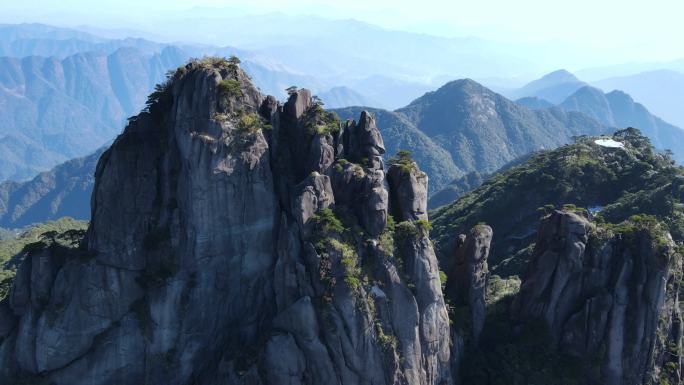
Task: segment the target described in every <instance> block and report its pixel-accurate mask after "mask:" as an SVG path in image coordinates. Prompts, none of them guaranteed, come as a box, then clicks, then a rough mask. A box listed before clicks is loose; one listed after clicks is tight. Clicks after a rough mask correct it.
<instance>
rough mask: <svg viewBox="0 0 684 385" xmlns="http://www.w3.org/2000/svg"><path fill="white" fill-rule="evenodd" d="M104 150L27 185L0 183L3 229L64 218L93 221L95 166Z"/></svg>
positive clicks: (0, 208)
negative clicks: (92, 195)
mask: <svg viewBox="0 0 684 385" xmlns="http://www.w3.org/2000/svg"><path fill="white" fill-rule="evenodd" d="M103 151H104V148H102V149H100V150H98V151H96V152H94V153H93V154H91V155H89V156H86V157H83V158H77V159H73V160H70V161H68V162H65V163H63V164H61V165H59V166H57V167H55V168H53V169H52V170H50V171H45V172H42V173H40V174H38V175H37V176H36V177H34V178H33V179H31V180H29V181H26V182H12V181H7V182H3V183H0V227H4V228H20V227H24V226H28V225H31V224H34V223H39V222H45V221H48V220H53V219H58V218H62V217H71V218H75V219H83V220H88V219H90V195H91V194H92V191H93V183H94V182H95V166H96V165H97V161H98V159H99V158H100V156H101V155H102V152H103Z"/></svg>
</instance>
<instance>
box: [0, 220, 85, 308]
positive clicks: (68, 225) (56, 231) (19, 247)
mask: <svg viewBox="0 0 684 385" xmlns="http://www.w3.org/2000/svg"><path fill="white" fill-rule="evenodd" d="M87 228H88V222H85V221H77V220H74V219H71V218H62V219H59V220H56V221H49V222H45V223H41V224H38V225H35V226H31V227H29V228H28V229H26V230H25V231H23V232H22V233H21V234H20V235H19V236H18V237H16V238H14V239H9V240H4V241H0V299H2V298H4V297H5V295H7V291H8V290H9V287H10V285H11V282H12V279H13V278H14V275H15V274H16V271H17V267H18V266H19V262H21V261H20V260H16V259H15V258H13V257H15V256H17V255H18V254H20V253H21V252H22V251H27V250H29V249H35V248H37V247H45V246H48V245H50V244H53V243H58V244H60V245H62V246H64V247H73V246H74V243H78V241H80V239H81V238H82V237H83V235H84V234H85V233H84V232H85V230H86V229H87Z"/></svg>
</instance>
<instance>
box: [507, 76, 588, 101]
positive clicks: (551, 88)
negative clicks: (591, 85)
mask: <svg viewBox="0 0 684 385" xmlns="http://www.w3.org/2000/svg"><path fill="white" fill-rule="evenodd" d="M585 85H586V83H584V82H583V81H581V80H579V79H578V78H577V77H576V76H575V75H573V74H571V73H570V72H568V71H567V70H558V71H554V72H551V73H549V74H547V75H544V76H543V77H541V78H540V79H537V80H534V81H532V82H530V83H528V84H526V85H525V86H523V87H522V88H520V89H518V90H515V91H513V92H511V95H510V96H511V97H512V98H514V99H518V98H524V97H536V98H539V99H543V100H547V101H549V102H551V103H553V104H557V103H560V102H562V101H563V100H564V99H565V98H567V97H568V96H570V95H572V94H573V93H574V92H575V91H577V90H578V89H580V88H582V87H583V86H585Z"/></svg>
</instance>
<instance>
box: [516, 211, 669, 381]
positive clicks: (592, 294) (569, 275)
mask: <svg viewBox="0 0 684 385" xmlns="http://www.w3.org/2000/svg"><path fill="white" fill-rule="evenodd" d="M661 226H662V225H660V224H657V223H649V222H643V221H642V222H636V223H631V222H630V223H628V224H627V225H626V226H625V227H623V228H618V229H615V230H602V229H600V228H596V227H595V226H594V225H593V224H592V223H590V222H589V221H588V220H587V219H586V218H584V217H582V216H580V215H577V214H574V213H572V212H564V211H556V212H555V213H553V214H551V215H550V216H549V217H547V218H546V219H544V221H543V223H542V225H541V228H540V231H539V236H538V238H537V243H536V248H535V251H534V255H533V257H532V261H531V263H530V265H529V268H528V271H527V273H526V275H525V276H524V278H523V280H522V285H521V288H520V293H519V294H518V296H517V298H516V299H515V302H514V304H513V309H512V310H513V314H514V317H515V319H516V321H517V322H518V323H520V324H521V325H524V324H526V323H533V322H535V321H536V320H541V321H542V322H543V324H544V325H546V327H547V328H548V331H549V334H550V336H551V339H552V341H551V342H552V343H553V344H555V346H557V347H558V348H559V349H560V350H561V351H563V352H565V353H567V354H570V355H572V356H575V357H577V358H578V359H580V360H581V361H582V362H583V364H584V369H583V374H582V377H583V378H584V380H583V381H584V382H585V383H590V384H594V383H596V384H598V383H601V384H607V385H618V384H619V385H636V384H652V383H660V384H662V383H663V382H657V381H662V380H663V379H666V380H667V381H669V382H668V383H673V384H674V383H681V382H680V381H681V379H680V373H681V363H680V362H679V358H678V357H679V352H680V350H681V342H680V340H681V314H680V311H679V299H678V291H679V284H680V283H679V280H680V277H681V269H682V262H681V255H679V254H678V252H677V251H676V249H675V245H674V243H673V242H672V239H671V237H670V235H669V233H667V231H665V230H664V229H662V228H661ZM613 234H614V235H613ZM540 332H541V331H540ZM657 379H659V380H657Z"/></svg>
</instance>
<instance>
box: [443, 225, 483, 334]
mask: <svg viewBox="0 0 684 385" xmlns="http://www.w3.org/2000/svg"><path fill="white" fill-rule="evenodd" d="M492 235H493V231H492V228H491V227H489V226H487V225H477V226H475V227H473V229H472V230H471V231H470V234H469V235H467V236H466V235H461V236H459V241H458V242H457V244H456V248H455V249H454V252H453V255H452V256H451V260H450V261H449V270H448V272H447V277H448V279H447V284H446V288H445V293H444V295H445V296H446V297H447V298H448V299H450V300H451V302H452V304H453V305H454V306H467V307H468V311H469V313H470V318H471V319H470V322H471V324H470V325H471V327H470V329H471V336H472V339H473V343H475V344H477V342H478V340H479V339H480V334H481V333H482V328H483V327H484V322H485V310H486V309H485V288H486V285H487V278H488V276H489V270H488V269H487V257H488V256H489V245H490V244H491V242H492ZM461 321H462V320H461Z"/></svg>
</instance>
